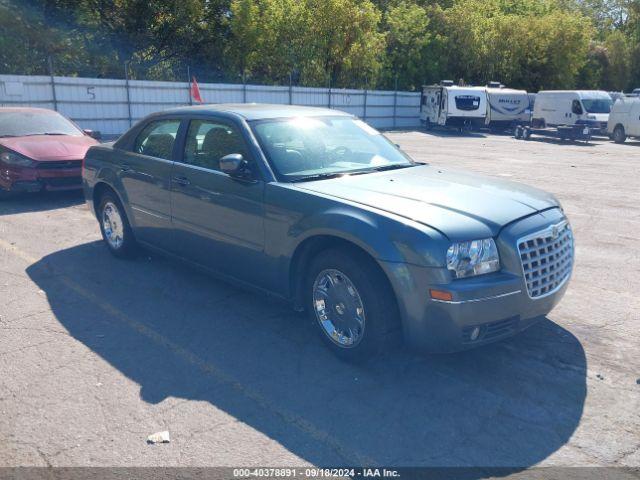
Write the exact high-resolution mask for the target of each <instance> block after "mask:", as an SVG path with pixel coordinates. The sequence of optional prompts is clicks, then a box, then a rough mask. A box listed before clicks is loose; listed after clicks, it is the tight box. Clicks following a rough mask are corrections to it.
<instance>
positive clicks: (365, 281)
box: [303, 248, 401, 362]
mask: <svg viewBox="0 0 640 480" xmlns="http://www.w3.org/2000/svg"><path fill="white" fill-rule="evenodd" d="M328 271H338V272H339V273H340V274H342V275H344V276H346V277H347V280H346V281H347V282H350V283H351V284H352V285H353V287H355V290H356V293H357V294H358V295H359V298H360V299H361V304H362V307H363V310H364V313H363V317H364V322H363V328H362V330H361V334H360V339H359V341H358V342H357V343H355V344H354V345H350V346H345V345H340V344H339V342H338V341H337V340H335V339H333V338H332V337H331V335H330V334H329V333H328V332H327V331H326V330H325V328H324V327H323V326H322V324H321V320H320V317H321V314H320V313H318V311H316V302H315V299H314V286H315V285H316V281H317V280H319V279H320V278H322V274H323V273H324V272H328ZM303 288H304V295H305V304H306V306H307V308H308V310H309V316H310V319H311V321H312V322H313V324H314V325H315V328H316V330H317V332H318V333H319V335H320V337H321V338H322V340H323V342H324V343H325V345H327V346H328V347H329V349H330V350H331V351H333V353H334V354H335V355H337V356H338V357H339V358H341V359H343V360H346V361H351V362H363V361H366V360H369V359H372V358H375V357H376V356H377V355H378V354H380V353H382V352H384V351H387V350H389V349H391V348H392V347H393V346H395V345H397V344H398V343H399V341H400V338H401V335H400V334H401V330H400V320H399V314H398V308H397V304H396V300H395V296H394V294H393V292H392V291H391V287H390V286H389V283H388V281H387V279H386V277H385V276H384V273H382V272H381V270H380V269H379V267H378V266H377V265H376V264H375V263H374V261H373V260H372V259H371V258H369V257H368V256H367V255H366V254H364V253H362V252H360V251H357V250H355V249H347V248H345V249H331V250H325V251H323V252H321V253H319V254H318V255H317V256H316V257H315V258H314V259H313V261H312V262H311V265H310V266H309V268H308V269H307V276H306V281H305V285H304V287H303ZM332 288H333V287H332ZM339 305H343V309H344V308H345V307H344V304H342V302H340V303H339V304H335V310H336V312H339V310H337V309H338V306H339ZM326 307H327V306H326V304H325V308H326ZM329 310H331V312H332V313H333V312H334V309H333V308H331V307H329ZM346 313H347V315H345V318H346V317H347V316H348V314H349V310H348V309H347V311H346ZM333 315H334V316H336V315H337V314H336V313H333ZM340 315H342V313H340ZM336 318H338V317H337V316H336Z"/></svg>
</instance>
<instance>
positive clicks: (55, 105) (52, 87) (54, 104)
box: [47, 55, 58, 112]
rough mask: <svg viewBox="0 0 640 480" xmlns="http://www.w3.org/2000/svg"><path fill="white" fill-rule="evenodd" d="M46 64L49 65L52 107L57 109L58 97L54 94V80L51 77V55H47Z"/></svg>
mask: <svg viewBox="0 0 640 480" xmlns="http://www.w3.org/2000/svg"><path fill="white" fill-rule="evenodd" d="M47 65H48V66H49V78H50V79H51V94H52V96H53V109H54V110H55V111H56V112H57V111H58V97H57V96H56V82H55V80H54V78H53V59H52V58H51V55H49V56H48V57H47Z"/></svg>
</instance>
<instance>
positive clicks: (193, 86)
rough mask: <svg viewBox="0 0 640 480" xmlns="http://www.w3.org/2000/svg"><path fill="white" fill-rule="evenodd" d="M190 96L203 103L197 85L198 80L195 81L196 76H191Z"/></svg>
mask: <svg viewBox="0 0 640 480" xmlns="http://www.w3.org/2000/svg"><path fill="white" fill-rule="evenodd" d="M191 98H193V99H194V100H195V101H196V102H198V103H204V102H203V101H202V97H201V96H200V87H199V86H198V82H196V77H191Z"/></svg>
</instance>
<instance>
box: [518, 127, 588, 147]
mask: <svg viewBox="0 0 640 480" xmlns="http://www.w3.org/2000/svg"><path fill="white" fill-rule="evenodd" d="M598 131H599V129H598V128H592V127H589V126H587V125H580V124H574V125H556V126H554V127H543V126H540V127H537V128H535V127H533V126H532V125H531V124H521V125H517V126H516V127H515V128H514V129H513V136H514V137H515V138H516V139H517V140H529V139H530V138H531V135H534V134H535V135H540V136H542V137H550V138H557V139H559V140H560V141H565V140H570V141H572V142H577V141H583V142H586V143H589V142H590V141H591V137H592V136H593V135H594V134H596V133H597V132H598Z"/></svg>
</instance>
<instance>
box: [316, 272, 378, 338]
mask: <svg viewBox="0 0 640 480" xmlns="http://www.w3.org/2000/svg"><path fill="white" fill-rule="evenodd" d="M313 308H314V312H315V314H316V319H317V320H318V323H319V324H320V327H321V328H322V331H323V332H324V333H325V334H326V335H327V337H329V338H330V339H331V341H332V342H333V343H335V344H336V345H338V346H339V347H342V348H353V347H355V346H356V345H358V344H359V343H360V342H361V341H362V338H363V336H364V329H365V325H366V317H365V311H364V305H363V303H362V298H361V297H360V293H359V292H358V289H357V288H356V287H355V285H354V284H353V282H352V281H351V280H350V279H349V277H347V276H346V275H345V274H344V273H342V272H341V271H339V270H335V269H328V270H323V271H321V272H320V273H319V274H318V276H317V277H316V280H315V282H314V283H313Z"/></svg>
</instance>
